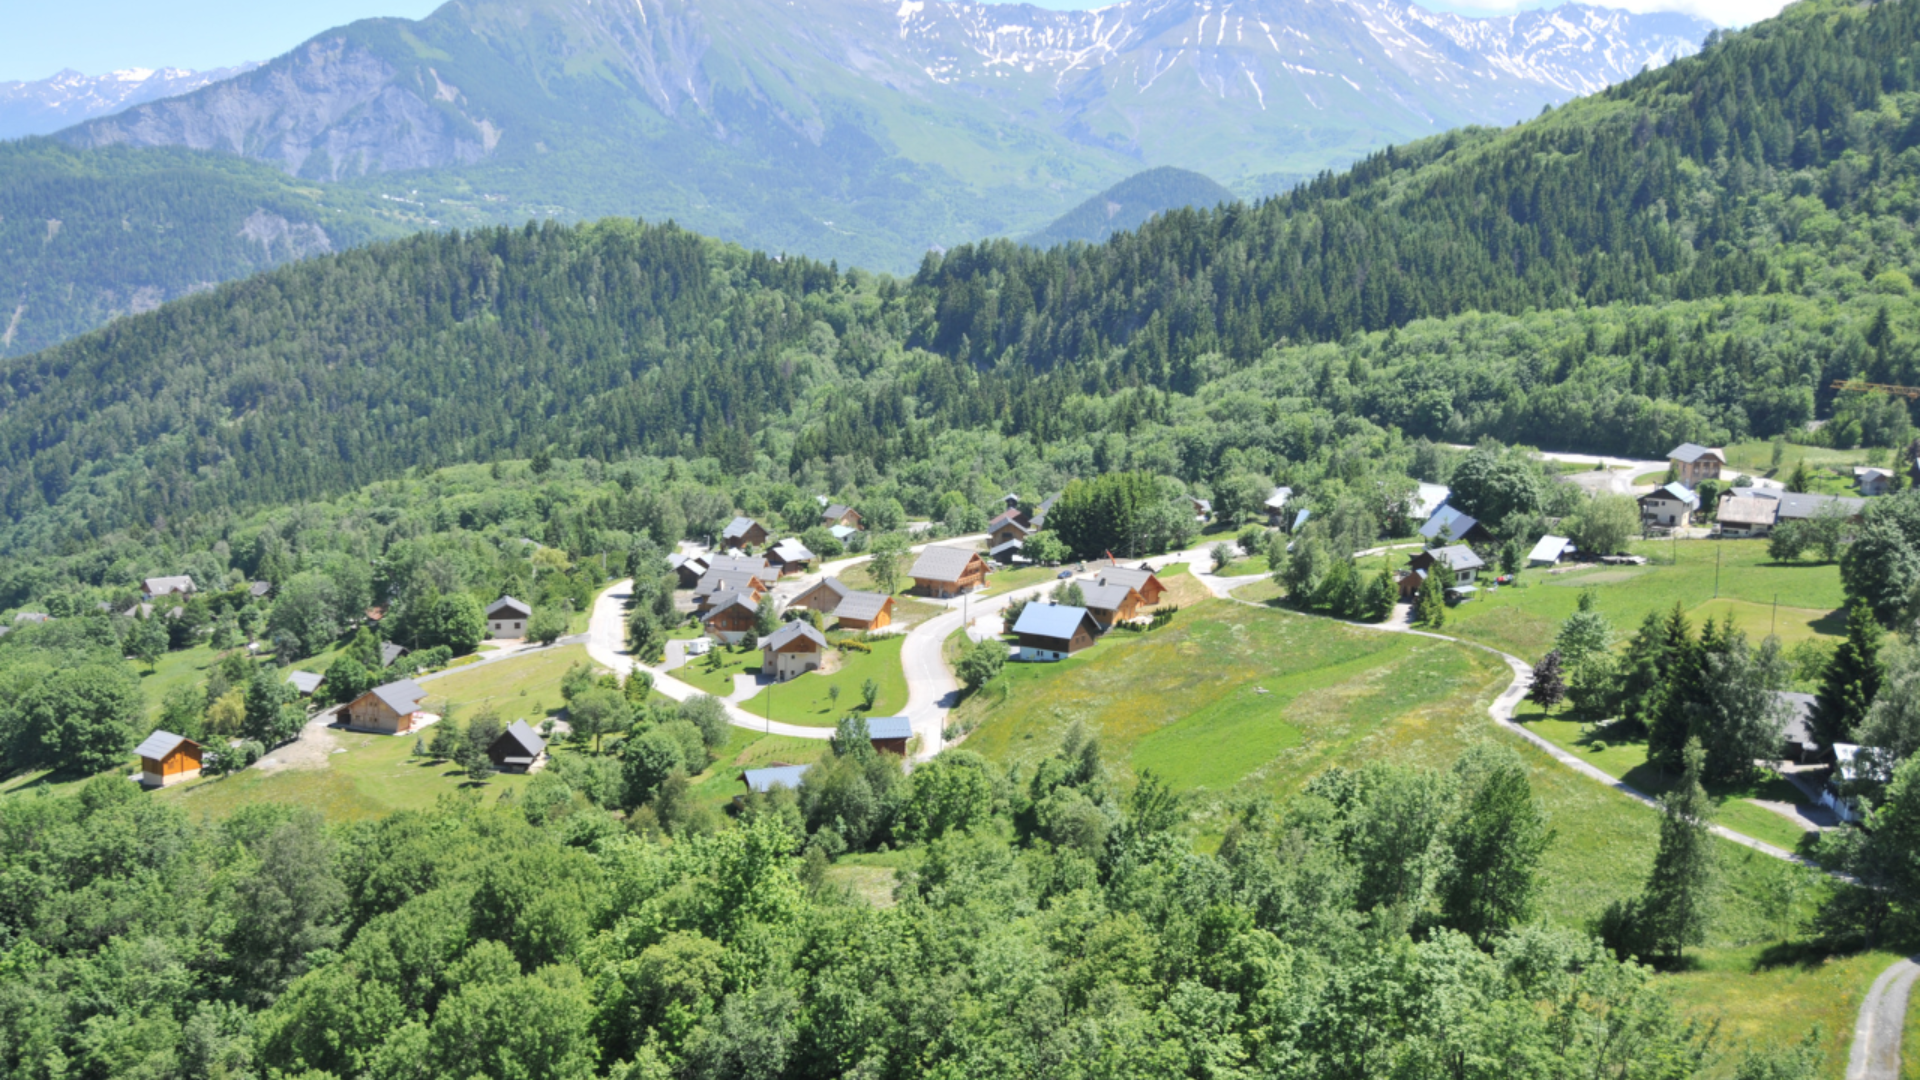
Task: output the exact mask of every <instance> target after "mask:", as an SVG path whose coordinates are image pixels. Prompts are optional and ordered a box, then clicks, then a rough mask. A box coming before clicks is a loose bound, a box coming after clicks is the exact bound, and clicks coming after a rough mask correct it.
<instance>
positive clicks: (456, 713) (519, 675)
mask: <svg viewBox="0 0 1920 1080" xmlns="http://www.w3.org/2000/svg"><path fill="white" fill-rule="evenodd" d="M583 663H591V661H590V660H589V659H588V657H587V647H586V646H585V645H562V646H558V647H550V648H545V649H535V650H532V651H530V652H527V653H525V654H522V655H520V656H516V657H514V658H513V659H511V660H500V661H497V662H495V663H491V664H487V665H485V666H482V667H476V668H473V669H472V670H464V669H455V670H453V671H449V672H448V673H447V674H445V675H442V676H440V677H439V678H436V679H431V680H429V681H427V682H425V683H422V684H421V686H422V688H423V689H425V690H426V692H427V703H428V706H429V707H430V708H433V709H434V710H436V711H441V712H446V713H448V714H449V715H451V716H453V717H454V718H455V719H457V720H460V721H462V722H464V721H465V720H466V719H467V718H468V717H471V716H472V715H474V714H475V713H477V712H479V711H480V710H481V709H483V708H486V707H488V706H492V707H493V709H494V711H495V712H497V713H498V714H499V715H500V719H501V721H502V722H504V723H509V724H510V723H512V722H513V721H515V720H525V721H526V722H527V723H529V724H533V725H535V726H536V727H537V726H539V723H540V721H541V720H542V719H544V718H546V717H548V716H552V715H553V714H555V713H557V712H559V711H560V710H562V709H564V708H566V699H564V698H562V697H561V696H560V680H561V678H562V677H563V676H564V675H566V673H567V669H568V668H570V667H572V666H573V665H575V664H583Z"/></svg>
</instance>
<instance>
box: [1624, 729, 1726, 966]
mask: <svg viewBox="0 0 1920 1080" xmlns="http://www.w3.org/2000/svg"><path fill="white" fill-rule="evenodd" d="M1704 758H1705V755H1704V754H1703V753H1702V751H1701V749H1700V742H1699V740H1697V739H1689V740H1687V743H1686V745H1685V746H1684V747H1682V749H1681V761H1682V762H1683V765H1684V772H1683V773H1682V774H1681V777H1680V783H1679V785H1678V786H1676V787H1675V788H1674V789H1673V790H1672V791H1669V792H1667V793H1666V794H1665V795H1662V796H1661V797H1660V809H1661V811H1662V813H1663V816H1662V818H1661V820H1660V850H1659V851H1658V852H1657V853H1656V854H1655V855H1654V857H1653V872H1652V873H1651V874H1649V875H1648V877H1647V891H1646V895H1645V897H1644V898H1643V899H1642V901H1641V907H1640V911H1641V917H1642V918H1644V919H1645V923H1644V925H1643V927H1642V928H1641V929H1642V935H1643V937H1642V940H1644V941H1645V942H1646V944H1647V946H1648V947H1649V948H1651V949H1652V950H1654V951H1655V952H1657V953H1659V954H1661V955H1663V956H1665V957H1666V958H1667V959H1668V960H1669V961H1677V960H1679V959H1680V955H1681V953H1682V952H1683V951H1684V950H1685V949H1686V947H1687V946H1688V945H1698V944H1700V942H1702V941H1704V940H1706V934H1707V921H1708V918H1709V916H1710V915H1711V909H1712V892H1713V870H1714V866H1713V862H1714V860H1713V837H1712V834H1711V833H1710V832H1709V831H1708V827H1709V825H1710V824H1711V823H1712V814H1713V804H1712V803H1711V802H1710V801H1709V800H1708V799H1707V792H1706V789H1704V788H1702V787H1701V786H1700V773H1701V768H1702V763H1703V760H1704Z"/></svg>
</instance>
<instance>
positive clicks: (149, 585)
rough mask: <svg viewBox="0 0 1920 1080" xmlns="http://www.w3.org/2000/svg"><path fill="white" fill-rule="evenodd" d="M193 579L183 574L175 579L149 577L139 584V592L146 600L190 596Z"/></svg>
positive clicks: (192, 589) (192, 591) (192, 590)
mask: <svg viewBox="0 0 1920 1080" xmlns="http://www.w3.org/2000/svg"><path fill="white" fill-rule="evenodd" d="M194 591H195V590H194V587H193V579H192V578H190V577H188V576H187V575H185V574H181V575H178V576H177V577H150V578H147V579H146V580H145V581H142V582H141V583H140V592H141V594H142V595H143V596H145V597H146V598H147V599H148V600H155V599H158V598H160V597H162V596H192V595H193V594H194Z"/></svg>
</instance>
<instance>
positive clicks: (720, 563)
mask: <svg viewBox="0 0 1920 1080" xmlns="http://www.w3.org/2000/svg"><path fill="white" fill-rule="evenodd" d="M707 569H708V570H709V571H713V570H728V571H734V572H738V573H746V574H753V575H755V576H757V577H759V579H760V580H761V581H765V582H774V581H778V580H780V571H778V570H775V569H774V568H773V567H771V566H768V565H767V557H766V556H765V555H715V556H713V557H712V558H710V559H708V560H707Z"/></svg>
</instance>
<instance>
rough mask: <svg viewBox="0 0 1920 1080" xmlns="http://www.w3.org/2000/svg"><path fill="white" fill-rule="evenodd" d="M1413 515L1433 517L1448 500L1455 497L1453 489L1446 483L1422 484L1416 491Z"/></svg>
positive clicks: (1423, 517)
mask: <svg viewBox="0 0 1920 1080" xmlns="http://www.w3.org/2000/svg"><path fill="white" fill-rule="evenodd" d="M1413 498H1414V506H1413V513H1412V515H1411V516H1412V517H1417V518H1421V519H1426V518H1430V517H1432V516H1433V515H1434V514H1435V513H1436V512H1437V511H1438V510H1439V509H1440V508H1441V507H1442V506H1445V505H1446V504H1447V500H1448V499H1451V498H1453V489H1452V488H1450V487H1448V486H1447V485H1445V484H1425V483H1423V484H1421V485H1420V486H1419V487H1418V488H1417V489H1416V490H1415V491H1414V496H1413Z"/></svg>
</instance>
